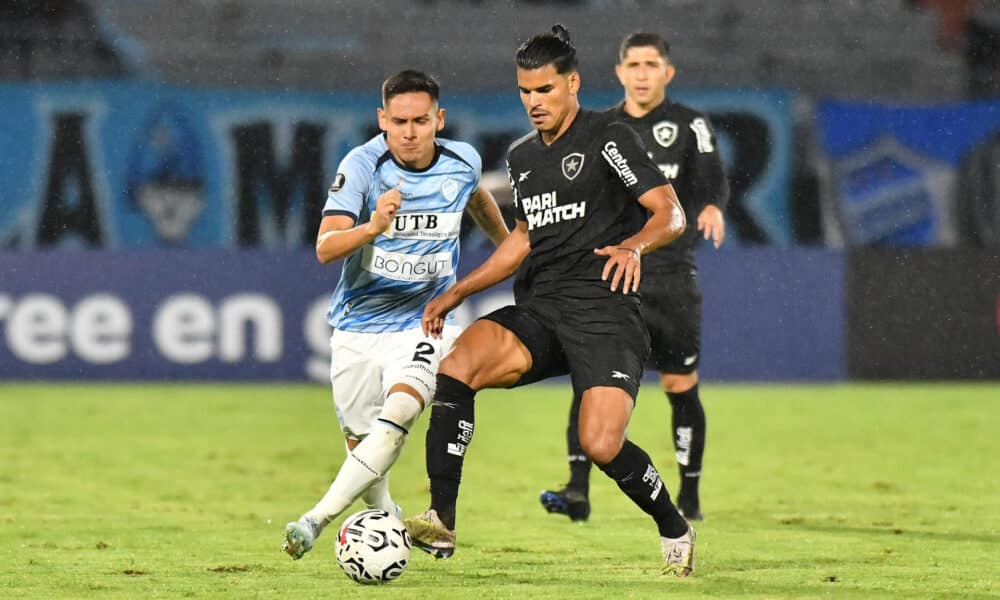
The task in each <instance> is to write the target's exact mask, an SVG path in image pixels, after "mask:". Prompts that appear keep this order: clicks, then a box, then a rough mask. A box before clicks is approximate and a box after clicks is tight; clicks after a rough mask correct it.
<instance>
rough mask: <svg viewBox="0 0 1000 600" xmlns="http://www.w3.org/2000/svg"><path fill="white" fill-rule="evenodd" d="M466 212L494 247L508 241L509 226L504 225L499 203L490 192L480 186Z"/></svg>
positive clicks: (470, 197)
mask: <svg viewBox="0 0 1000 600" xmlns="http://www.w3.org/2000/svg"><path fill="white" fill-rule="evenodd" d="M465 210H467V211H468V212H469V214H470V215H472V218H473V219H475V221H476V225H479V228H480V229H482V230H483V233H485V234H486V236H487V237H488V238H490V240H492V241H493V245H494V246H497V247H499V246H500V244H502V243H503V241H504V240H505V239H507V235H508V234H510V230H508V229H507V224H506V223H504V221H503V216H502V215H501V214H500V207H499V206H497V201H496V199H495V198H493V194H491V193H490V191H489V190H487V189H486V188H484V187H482V186H480V187H479V189H477V190H476V191H475V192H474V193H473V194H472V195H471V196H469V203H468V204H467V205H466V207H465Z"/></svg>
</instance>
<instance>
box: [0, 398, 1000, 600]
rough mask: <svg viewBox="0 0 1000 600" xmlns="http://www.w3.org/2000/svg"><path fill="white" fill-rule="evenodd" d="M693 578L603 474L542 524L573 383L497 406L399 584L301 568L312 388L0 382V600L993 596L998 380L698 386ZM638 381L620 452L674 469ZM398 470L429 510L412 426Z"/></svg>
mask: <svg viewBox="0 0 1000 600" xmlns="http://www.w3.org/2000/svg"><path fill="white" fill-rule="evenodd" d="M702 396H703V397H704V401H705V405H706V410H707V413H708V424H709V440H708V450H707V453H706V458H705V475H704V478H703V483H702V490H703V491H702V499H703V509H704V511H705V515H706V518H707V519H706V521H704V522H703V523H701V524H700V525H699V526H698V546H697V554H696V556H697V572H696V575H695V577H692V578H689V579H687V580H676V579H667V578H663V577H661V576H660V575H659V568H660V558H659V541H658V538H657V537H656V534H655V530H654V528H653V525H652V522H651V521H650V520H649V519H648V517H646V516H645V515H643V514H641V513H640V512H639V511H638V509H636V508H635V507H633V506H632V505H631V504H630V503H629V502H628V501H627V500H626V499H625V498H624V496H622V495H621V494H620V492H619V491H618V490H617V488H616V487H615V486H614V485H613V484H612V483H611V482H610V481H608V480H607V479H606V478H605V477H604V476H603V475H602V474H601V473H600V472H599V471H596V470H595V472H594V476H593V479H592V492H591V500H592V502H593V507H594V513H593V516H592V518H591V520H590V521H589V522H588V523H586V524H584V525H574V524H570V523H569V521H568V520H567V519H566V518H565V517H559V516H555V515H548V514H545V513H544V511H543V510H542V509H541V508H540V506H539V504H538V492H539V491H540V490H542V489H543V488H544V487H547V486H552V485H557V484H561V483H562V482H563V481H564V480H565V479H566V466H565V459H564V456H565V448H564V445H565V442H564V438H565V433H564V432H565V418H566V413H567V409H568V403H569V392H568V388H567V387H565V386H548V387H546V386H532V387H528V388H525V389H521V390H515V391H491V392H484V393H482V394H480V396H479V397H478V400H477V407H478V408H477V421H476V437H475V440H474V441H473V444H472V447H471V448H470V450H469V455H468V457H467V460H466V470H465V480H464V483H463V486H462V495H461V498H460V502H459V515H458V550H457V552H456V555H455V557H454V558H452V559H451V560H447V561H435V560H433V559H432V558H431V557H429V556H427V555H425V554H423V553H420V552H419V551H417V550H414V553H413V558H412V560H411V563H410V566H409V568H408V570H407V572H406V573H405V574H404V575H403V576H402V577H401V578H400V579H399V580H397V581H395V582H393V583H392V584H390V585H387V586H382V587H379V588H370V587H361V586H358V585H357V584H355V583H353V582H351V581H350V580H348V579H347V578H346V577H345V576H344V575H343V574H342V573H341V572H340V570H339V569H338V568H337V566H336V562H335V560H334V553H333V537H334V536H333V535H330V534H329V532H328V533H327V535H326V536H324V537H323V538H321V539H320V541H319V543H318V545H317V547H316V549H315V550H314V551H313V552H312V553H311V554H309V555H308V556H306V557H305V558H304V559H303V560H301V561H298V562H293V561H291V560H290V559H289V558H288V557H287V556H285V555H284V554H283V553H282V552H281V550H280V549H279V546H280V544H281V541H282V529H283V526H284V524H285V522H286V521H288V520H289V519H293V518H295V517H297V516H298V515H299V514H300V513H301V512H302V511H303V510H305V509H307V508H309V507H310V506H312V504H313V503H314V502H315V501H316V500H317V499H318V498H319V496H320V495H321V494H322V493H323V492H324V491H325V489H326V487H327V485H328V484H329V481H330V479H331V478H332V477H333V475H334V473H335V470H336V468H337V466H338V465H339V463H340V461H341V459H342V457H343V455H344V450H343V441H342V438H341V437H340V435H339V430H338V429H337V424H336V419H335V417H334V414H333V410H332V407H331V404H330V400H329V391H328V390H327V389H326V388H324V387H320V386H284V385H282V386H249V385H235V386H195V385H177V386H170V385H108V386H98V385H87V386H79V385H72V386H71V385H66V386H53V385H11V384H5V385H4V386H3V387H2V388H0V564H2V567H0V597H2V598H84V597H87V598H91V597H94V598H215V597H220V598H297V599H299V598H303V599H304V598H320V597H330V598H333V597H336V598H435V599H436V598H546V599H552V598H602V599H603V598H613V599H616V600H617V599H619V598H660V597H667V596H675V597H696V596H697V597H711V598H806V597H833V598H876V597H886V596H893V597H909V598H959V597H964V598H987V597H991V598H995V597H998V595H1000V476H998V475H1000V467H998V466H997V463H998V461H1000V386H998V385H996V384H993V385H989V384H981V385H971V384H963V385H958V384H933V385H902V384H899V385H897V384H880V385H828V386H799V385H753V386H722V385H704V386H703V393H702ZM668 423H669V407H668V404H667V402H666V400H665V399H664V398H663V396H662V394H661V393H660V392H658V391H657V390H656V389H655V386H654V385H648V384H647V385H646V386H645V387H644V390H643V392H642V393H641V395H640V399H639V405H638V408H637V409H636V412H635V414H634V417H633V422H632V427H631V437H632V439H634V440H635V441H636V442H638V443H639V444H640V445H641V446H643V447H644V448H646V449H647V450H648V451H649V452H650V454H652V455H653V457H654V459H655V460H656V461H657V463H658V465H660V470H661V472H662V474H663V475H664V479H665V481H666V482H667V483H668V486H669V489H670V490H671V492H674V491H676V487H677V486H676V482H677V472H676V467H675V465H674V461H673V450H672V447H671V445H670V441H669V437H668V435H667V424H668ZM425 426H426V415H425V416H424V417H422V419H421V424H420V425H419V426H418V427H417V428H416V430H415V431H414V432H413V435H412V436H411V439H410V442H409V444H408V447H407V449H406V451H405V452H404V454H403V457H402V459H401V461H400V463H399V464H397V466H396V468H395V469H394V470H393V474H392V490H393V493H394V496H395V497H396V500H397V501H398V502H400V503H401V504H402V505H403V507H404V510H405V512H406V513H407V514H413V513H415V512H418V511H421V510H423V509H424V508H426V504H427V499H428V497H427V481H426V476H425V474H424V468H423V465H424V453H423V445H424V444H423V441H424V428H425Z"/></svg>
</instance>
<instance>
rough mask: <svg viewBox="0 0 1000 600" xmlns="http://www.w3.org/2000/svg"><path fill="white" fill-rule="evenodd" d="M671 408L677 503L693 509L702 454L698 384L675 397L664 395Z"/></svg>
mask: <svg viewBox="0 0 1000 600" xmlns="http://www.w3.org/2000/svg"><path fill="white" fill-rule="evenodd" d="M667 398H668V399H670V406H671V408H672V409H673V419H672V425H673V431H674V449H676V450H677V465H678V466H679V467H680V472H681V489H680V492H679V493H678V494H677V497H678V501H681V500H683V503H684V507H685V508H697V507H698V504H699V501H698V482H699V481H700V478H701V458H702V456H703V455H704V454H705V408H704V407H703V406H702V405H701V399H700V398H699V397H698V384H695V385H694V387H692V388H691V389H689V390H687V391H686V392H680V393H678V394H674V393H670V392H667Z"/></svg>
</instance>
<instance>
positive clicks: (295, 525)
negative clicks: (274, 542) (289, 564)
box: [281, 517, 319, 560]
mask: <svg viewBox="0 0 1000 600" xmlns="http://www.w3.org/2000/svg"><path fill="white" fill-rule="evenodd" d="M318 535H319V527H318V526H317V525H316V522H315V521H313V520H312V519H309V518H307V517H303V518H301V519H299V520H298V521H292V522H291V523H289V524H288V525H285V543H284V544H282V545H281V549H282V550H284V551H285V552H287V553H288V556H291V557H292V559H294V560H298V559H300V558H302V557H303V556H305V554H306V552H309V551H310V550H312V547H313V543H315V541H316V537H317V536H318Z"/></svg>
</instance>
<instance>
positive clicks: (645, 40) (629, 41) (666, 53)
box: [618, 31, 670, 62]
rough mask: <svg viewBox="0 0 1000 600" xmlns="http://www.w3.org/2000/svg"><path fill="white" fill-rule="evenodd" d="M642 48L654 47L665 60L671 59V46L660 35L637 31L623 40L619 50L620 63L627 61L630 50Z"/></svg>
mask: <svg viewBox="0 0 1000 600" xmlns="http://www.w3.org/2000/svg"><path fill="white" fill-rule="evenodd" d="M642 46H652V47H653V48H656V50H657V52H659V53H660V56H662V57H663V58H664V59H668V60H669V59H670V44H669V43H668V42H667V40H665V39H663V36H661V35H660V34H658V33H646V32H644V31H637V32H636V33H632V34H629V35H628V36H626V37H625V39H624V40H622V45H621V48H620V49H619V50H618V62H621V61H623V60H625V54H627V53H628V49H629V48H639V47H642Z"/></svg>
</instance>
